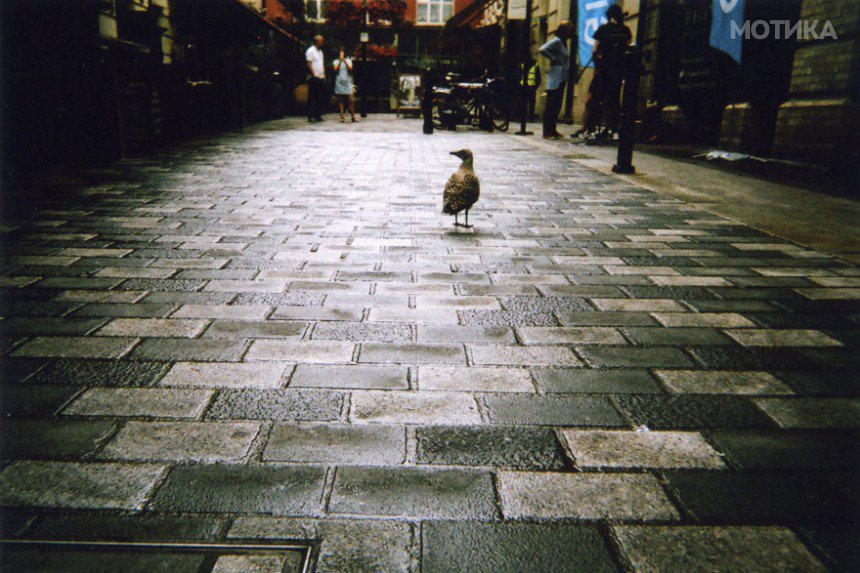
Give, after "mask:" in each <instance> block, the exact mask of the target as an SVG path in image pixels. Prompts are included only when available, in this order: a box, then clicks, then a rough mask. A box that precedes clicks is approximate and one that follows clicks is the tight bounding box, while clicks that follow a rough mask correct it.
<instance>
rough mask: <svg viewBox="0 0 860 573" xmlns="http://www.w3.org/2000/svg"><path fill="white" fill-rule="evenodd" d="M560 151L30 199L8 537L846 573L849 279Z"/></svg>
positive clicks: (360, 147)
mask: <svg viewBox="0 0 860 573" xmlns="http://www.w3.org/2000/svg"><path fill="white" fill-rule="evenodd" d="M299 119H300V118H299ZM463 147H468V148H470V149H472V151H473V152H474V156H475V166H476V170H477V173H478V175H479V177H480V178H481V183H482V198H481V200H480V202H479V203H478V204H476V206H475V208H474V209H473V211H472V212H471V213H470V215H471V216H470V221H471V222H473V223H474V224H475V226H474V227H473V228H472V229H468V230H465V229H455V228H454V227H453V226H452V225H451V222H452V221H451V218H450V217H448V216H444V215H441V214H440V213H439V210H440V209H439V202H440V201H441V190H442V188H443V187H444V183H445V181H446V180H447V178H448V177H449V176H450V173H451V172H452V171H453V170H454V169H456V167H457V164H458V162H457V160H456V159H453V158H451V156H450V155H449V152H450V151H451V150H452V149H461V148H463ZM572 151H574V150H572V149H571V147H570V144H569V142H565V141H559V142H543V141H542V140H534V139H529V138H515V137H508V136H506V135H504V134H500V133H493V134H485V133H481V132H479V131H478V130H462V129H460V130H458V132H457V133H450V132H436V133H435V134H434V135H433V136H430V137H428V136H425V135H423V134H421V133H420V123H419V122H417V121H415V120H412V119H403V118H400V119H394V118H392V117H385V118H382V117H373V116H371V117H369V118H367V121H362V122H361V123H360V124H354V125H353V124H344V125H341V124H339V123H338V122H336V121H335V122H331V121H327V122H323V123H320V124H313V125H308V124H307V123H306V122H304V121H297V120H293V119H287V120H282V121H277V122H270V123H265V124H260V125H258V126H253V127H247V128H246V129H245V130H243V131H241V132H232V133H228V134H224V135H222V136H218V137H213V138H210V139H208V140H205V139H204V140H201V141H200V142H199V144H195V145H190V146H178V147H166V148H164V149H162V150H160V151H159V154H158V155H157V156H152V157H149V158H143V159H136V160H133V161H126V162H120V163H117V164H115V165H111V166H108V167H105V168H98V169H86V168H81V169H75V170H66V171H65V172H64V173H62V174H59V175H58V176H56V177H55V176H54V175H53V174H52V176H51V177H49V178H46V180H45V181H44V182H42V183H40V185H41V188H42V189H43V191H44V192H43V193H41V194H40V196H39V197H37V198H34V204H33V205H32V207H33V208H34V209H35V210H34V211H32V212H35V213H36V214H37V215H36V217H31V216H29V214H28V216H27V217H25V218H23V219H21V220H9V221H4V224H3V225H0V238H2V242H3V247H4V252H3V255H2V257H0V258H2V260H0V267H2V273H0V275H2V276H0V316H2V317H3V320H0V331H2V335H0V354H2V356H0V359H2V360H3V364H2V372H3V380H2V382H3V384H2V386H0V389H2V410H3V416H4V419H5V421H6V423H5V424H3V428H2V430H3V431H2V432H0V433H2V439H3V440H4V443H5V444H6V445H5V447H4V449H3V456H4V460H3V463H4V464H5V465H4V466H3V470H4V473H3V474H0V475H3V476H4V477H3V478H2V479H6V476H8V477H10V479H11V478H14V480H13V481H14V483H15V489H14V492H17V493H15V496H17V497H15V496H13V497H11V498H9V499H8V500H7V503H9V504H12V506H10V507H8V508H4V511H3V518H4V522H6V523H8V524H9V525H8V527H9V528H10V529H9V530H10V531H14V532H15V533H16V534H20V535H23V536H25V537H26V536H37V535H41V534H47V532H48V531H49V530H50V527H49V524H50V523H51V522H52V521H55V522H56V523H57V525H56V527H55V528H54V529H53V530H52V531H54V532H59V531H63V525H62V524H66V525H67V527H65V529H66V530H68V531H67V532H66V533H64V535H68V536H70V537H74V536H82V535H85V534H84V533H82V531H84V530H87V529H91V530H92V532H93V533H92V534H91V537H92V536H98V535H103V536H110V535H114V536H119V535H121V534H122V531H125V532H126V533H127V534H128V535H129V536H134V535H135V534H136V533H135V532H140V534H141V535H142V536H146V537H147V538H152V536H156V537H157V536H159V535H160V536H161V537H162V538H168V539H170V538H173V539H177V538H181V537H182V536H183V535H185V534H184V533H183V532H184V531H185V532H187V531H191V530H195V531H198V533H200V535H202V536H203V537H205V538H206V539H223V537H224V535H226V532H227V530H228V528H231V538H235V539H240V538H242V536H243V535H244V536H247V537H245V538H246V539H253V538H254V537H255V536H261V537H266V538H271V539H283V538H284V536H286V537H288V538H293V539H313V540H315V541H316V542H318V543H319V544H320V545H319V561H318V563H317V570H318V571H370V570H391V571H408V572H410V573H415V572H416V571H421V570H427V571H430V570H434V569H435V570H438V569H441V570H446V569H451V568H453V569H455V570H456V569H457V567H459V564H462V567H461V569H462V570H482V568H485V569H492V570H498V571H505V570H524V569H529V567H528V566H525V567H521V566H519V565H520V563H522V561H521V560H522V559H526V558H528V557H530V556H533V561H528V562H527V563H534V564H536V565H534V566H533V567H532V568H531V570H541V567H542V564H544V563H546V564H547V567H545V568H544V570H552V571H557V570H567V569H571V568H578V569H582V570H595V571H600V570H606V569H613V570H620V571H626V570H633V569H635V568H636V567H639V568H640V569H642V570H648V568H649V567H653V568H655V569H658V570H660V569H662V570H666V569H667V566H666V565H665V564H666V563H668V564H669V565H668V569H669V570H673V569H675V568H676V567H674V566H675V565H676V564H677V563H679V561H678V560H679V559H683V558H689V563H690V565H689V567H686V568H687V569H690V570H696V569H697V568H698V569H708V570H720V567H721V566H724V568H725V569H733V570H740V569H743V570H747V569H748V570H751V571H755V570H757V568H758V569H761V568H762V564H768V563H780V564H783V563H784V564H785V568H787V569H790V568H791V567H793V566H795V565H793V564H797V568H799V569H802V570H816V569H815V567H816V566H817V563H818V562H817V561H809V560H807V559H806V557H805V556H806V555H807V554H809V555H814V559H817V560H820V562H821V563H822V564H824V566H825V567H828V568H830V569H833V570H845V571H849V570H852V569H853V568H854V563H856V559H857V557H856V555H857V551H856V545H857V544H856V527H854V526H853V525H851V524H852V523H853V522H852V520H851V519H849V516H851V515H853V514H854V513H856V511H855V510H856V505H857V503H856V502H857V492H856V489H857V488H856V485H855V482H856V476H855V475H854V474H855V473H856V469H857V462H856V455H854V452H855V450H856V440H857V422H856V420H857V419H858V416H857V413H858V412H857V411H856V410H857V408H856V403H855V402H856V400H857V398H858V397H860V391H858V387H860V376H858V372H860V358H858V356H860V353H858V352H857V351H856V347H857V345H858V343H860V289H858V285H860V282H858V280H860V270H858V269H857V267H856V265H855V264H853V263H852V262H849V261H846V260H843V259H840V258H837V257H832V256H827V255H824V254H822V253H818V252H815V251H813V250H810V249H807V248H804V247H801V246H798V245H795V244H793V243H791V242H790V241H787V240H784V239H779V238H775V237H772V236H770V235H768V234H766V233H762V232H760V231H757V230H755V229H752V228H750V227H748V226H745V225H744V224H743V223H741V222H734V221H729V220H725V219H722V218H720V217H718V216H716V215H714V214H711V213H709V212H708V211H706V210H703V209H702V206H701V205H699V204H690V203H687V202H685V201H682V200H679V199H677V198H674V197H668V196H665V195H659V194H656V193H653V192H651V191H649V190H646V189H643V188H642V187H640V184H642V183H647V182H648V181H647V180H646V179H641V178H638V179H637V178H619V177H615V176H612V175H608V174H606V173H602V172H600V171H598V170H595V169H594V168H593V167H594V165H595V164H594V163H593V162H592V163H588V161H586V160H582V159H578V158H577V157H578V155H577V154H575V153H571V152H572ZM640 159H641V158H640ZM340 163H343V164H349V165H350V169H348V170H345V171H343V172H339V173H337V174H335V175H332V172H331V167H330V166H331V165H332V164H340ZM708 176H709V177H711V178H712V177H713V176H714V175H713V173H711V172H709V173H708ZM719 177H724V176H722V175H718V178H719ZM722 183H727V182H726V181H722ZM722 183H721V184H722ZM12 216H14V211H10V212H9V213H8V214H7V217H12ZM162 416H166V417H162ZM150 467H153V468H158V472H156V473H158V476H157V478H156V479H152V480H150V479H149V477H146V479H144V478H142V477H141V476H144V474H146V471H148V470H147V469H146V468H150ZM91 468H100V469H95V470H94V469H91ZM100 472H101V473H100ZM159 472H160V473H159ZM146 475H148V474H146ZM125 476H132V477H130V478H129V479H124V478H125ZM165 478H166V480H165ZM88 480H89V481H88ZM123 480H124V481H123ZM58 484H59V485H58ZM79 484H83V485H80V486H79ZM99 484H104V486H105V487H104V488H101V489H99V487H100V486H99ZM111 488H114V489H111ZM102 490H104V492H107V498H105V499H102V498H98V496H97V495H96V494H98V493H99V492H100V491H102ZM10 491H12V490H10ZM75 492H78V493H75ZM7 493H8V492H7V491H4V492H3V494H4V495H6V494H7ZM91 494H92V495H91ZM4 499H5V498H4ZM152 499H154V500H155V502H154V503H153V502H148V503H149V505H147V500H152ZM106 500H107V501H106ZM52 508H54V509H52ZM7 509H8V511H7ZM189 513H190V514H196V515H195V516H194V517H191V516H188V515H186V514H189ZM268 514H274V515H282V516H289V517H282V518H273V517H270V516H268V517H267V515H268ZM137 517H140V518H156V519H157V520H160V521H158V524H156V523H155V521H150V522H148V523H150V524H152V525H151V526H144V525H138V524H139V523H142V522H135V521H134V518H137ZM197 519H199V520H208V521H207V523H208V524H209V525H208V526H206V527H203V529H200V528H196V529H195V528H194V527H191V528H190V529H189V527H190V526H187V525H183V523H185V521H187V520H197ZM425 519H426V521H423V520H425ZM124 520H125V521H124ZM184 520H185V521H184ZM583 521H585V522H588V523H586V524H583V523H577V522H583ZM171 522H175V523H176V524H177V525H176V527H175V528H174V529H171V527H170V523H171ZM98 523H105V524H111V525H113V526H114V527H112V528H111V527H107V526H105V527H101V526H98V525H97V524H98ZM231 523H232V524H233V525H232V527H231ZM640 523H645V524H647V525H646V526H644V527H641V528H637V527H638V525H637V524H640ZM667 525H668V526H670V527H664V526H667ZM625 528H627V529H625ZM661 528H662V529H661ZM696 528H703V529H696ZM110 529H113V530H114V531H113V533H111V532H109V531H108V530H110ZM203 530H205V531H208V533H206V534H204V533H203ZM147 531H148V532H149V533H146V532H147ZM625 531H626V532H627V533H622V532H625ZM701 531H706V532H707V534H701V533H699V532H701ZM788 531H790V532H791V534H792V535H795V536H796V538H792V537H790V536H786V535H785V532H788ZM630 532H632V533H630ZM762 532H765V533H762ZM625 535H627V537H625ZM111 538H112V537H111ZM442 543H447V544H448V545H440V544H442ZM678 548H680V549H678ZM681 549H683V552H682V551H681ZM733 549H735V551H733ZM804 551H806V552H807V553H804ZM679 553H683V555H681V556H676V555H675V554H679ZM715 555H716V556H717V557H714V556H715ZM760 556H761V557H760ZM676 557H677V559H676ZM561 558H563V560H564V562H565V563H563V564H562V565H560V566H556V564H557V563H558V562H559V560H560V559H561ZM780 559H782V561H780ZM446 561H447V562H450V563H452V564H454V566H452V567H447V565H448V564H447V563H445V562H446ZM684 563H685V564H686V563H687V562H684ZM703 563H704V565H702V564H703ZM213 564H214V563H209V565H213ZM198 565H199V564H198ZM228 565H229V566H233V567H234V568H235V567H236V566H238V567H250V566H252V565H253V564H251V563H250V562H242V563H241V564H237V563H233V564H232V565H231V564H229V563H227V562H226V561H224V562H219V566H222V567H228ZM196 567H197V565H195V569H196ZM840 568H841V569H840Z"/></svg>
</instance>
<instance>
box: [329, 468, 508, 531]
mask: <svg viewBox="0 0 860 573" xmlns="http://www.w3.org/2000/svg"><path fill="white" fill-rule="evenodd" d="M329 511H330V512H331V513H333V514H338V515H366V516H371V515H378V516H390V517H405V518H414V519H478V520H488V519H492V518H493V517H494V516H495V514H496V509H495V500H494V497H493V485H492V479H491V477H490V474H489V473H485V472H478V471H469V470H437V469H417V468H402V469H392V468H363V467H343V468H338V471H337V475H336V476H335V482H334V490H333V491H332V498H331V502H330V504H329Z"/></svg>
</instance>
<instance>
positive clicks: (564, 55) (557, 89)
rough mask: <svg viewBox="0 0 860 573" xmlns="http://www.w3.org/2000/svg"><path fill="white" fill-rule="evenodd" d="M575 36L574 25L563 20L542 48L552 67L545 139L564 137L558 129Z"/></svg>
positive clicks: (547, 87) (548, 77)
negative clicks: (570, 47) (572, 37)
mask: <svg viewBox="0 0 860 573" xmlns="http://www.w3.org/2000/svg"><path fill="white" fill-rule="evenodd" d="M571 36H573V25H572V24H571V23H570V22H569V21H567V20H562V21H561V22H559V24H558V29H556V31H555V37H554V38H553V39H552V40H550V41H549V42H547V43H546V44H544V45H543V46H541V47H540V55H542V56H543V57H545V58H546V59H548V60H549V63H550V67H549V71H548V72H547V74H546V109H545V110H544V114H543V138H544V139H559V138H560V137H562V135H561V134H560V133H559V132H558V129H557V128H556V126H557V124H558V113H559V112H560V111H561V102H562V100H563V99H564V87H565V85H567V77H568V75H569V74H570V52H569V51H568V49H567V40H568V39H570V37H571Z"/></svg>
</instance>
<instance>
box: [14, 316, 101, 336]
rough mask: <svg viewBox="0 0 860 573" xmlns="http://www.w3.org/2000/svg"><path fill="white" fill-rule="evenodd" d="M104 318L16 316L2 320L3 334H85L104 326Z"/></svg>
mask: <svg viewBox="0 0 860 573" xmlns="http://www.w3.org/2000/svg"><path fill="white" fill-rule="evenodd" d="M105 322H107V321H106V319H104V318H71V317H63V318H47V317H46V318H33V317H27V318H24V317H14V318H7V319H5V320H3V321H2V322H0V332H2V333H3V336H37V335H43V336H76V335H77V336H83V335H85V334H88V333H90V332H92V331H94V330H95V329H96V328H98V327H100V326H102V325H103V324H104V323H105Z"/></svg>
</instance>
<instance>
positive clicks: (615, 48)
mask: <svg viewBox="0 0 860 573" xmlns="http://www.w3.org/2000/svg"><path fill="white" fill-rule="evenodd" d="M606 19H607V20H608V22H607V23H606V24H603V25H602V26H600V27H599V28H597V31H596V32H594V77H593V79H592V80H591V86H590V87H589V88H588V101H587V103H586V106H585V115H584V116H583V126H584V131H585V132H587V133H594V132H596V131H597V129H598V128H599V127H600V124H601V122H603V123H605V125H606V127H607V129H608V130H609V131H611V132H615V131H617V128H618V106H619V101H620V98H621V83H622V81H623V80H624V58H625V53H626V51H627V46H629V45H630V41H631V40H632V39H633V34H632V33H631V32H630V28H628V27H627V26H625V25H624V12H622V10H621V7H620V6H619V5H618V4H613V5H612V6H610V7H609V8H607V9H606Z"/></svg>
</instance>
